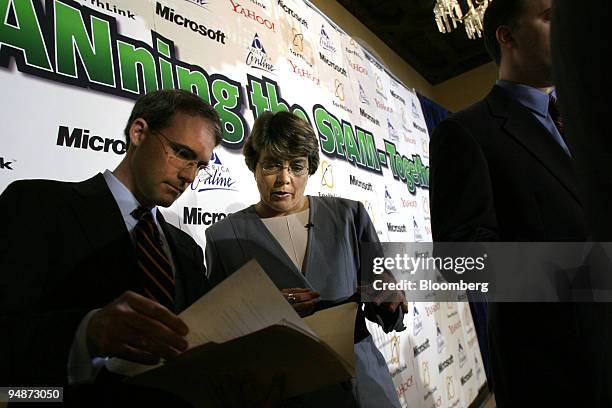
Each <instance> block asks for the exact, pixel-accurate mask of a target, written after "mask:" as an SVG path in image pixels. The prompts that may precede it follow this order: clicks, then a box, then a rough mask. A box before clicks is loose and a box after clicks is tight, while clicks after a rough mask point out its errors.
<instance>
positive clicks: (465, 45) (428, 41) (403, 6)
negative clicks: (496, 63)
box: [337, 0, 491, 85]
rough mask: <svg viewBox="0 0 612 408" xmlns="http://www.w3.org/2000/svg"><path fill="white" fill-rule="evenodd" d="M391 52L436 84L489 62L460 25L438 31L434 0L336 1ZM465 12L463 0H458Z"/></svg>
mask: <svg viewBox="0 0 612 408" xmlns="http://www.w3.org/2000/svg"><path fill="white" fill-rule="evenodd" d="M337 1H338V3H340V4H342V5H343V6H344V7H345V8H346V9H347V10H348V11H349V12H350V13H351V14H353V15H354V16H355V17H357V19H359V21H361V22H362V23H363V24H364V25H365V26H366V27H368V28H369V29H370V30H371V31H372V32H374V34H376V35H377V36H378V37H379V38H380V39H381V40H382V41H384V42H385V43H386V44H387V45H388V46H389V47H390V48H391V49H392V50H393V51H395V52H396V53H397V54H398V55H399V56H400V57H402V58H403V59H404V60H405V61H406V62H407V63H408V64H409V65H410V66H412V67H413V68H414V69H415V70H416V71H417V72H418V73H419V74H421V75H422V76H423V77H424V78H425V79H426V80H427V81H428V82H429V83H430V84H431V85H437V84H439V83H441V82H444V81H446V80H447V79H451V78H454V77H456V76H457V75H460V74H462V73H464V72H466V71H469V70H471V69H474V68H476V67H479V66H481V65H483V64H486V63H487V62H489V61H491V59H490V58H489V56H488V54H487V52H486V50H485V47H484V45H483V42H482V40H481V39H477V40H470V39H468V37H467V35H466V33H465V29H464V27H463V25H459V27H457V29H456V30H454V31H452V32H451V33H449V34H442V33H440V32H438V28H437V26H436V22H435V20H434V15H433V6H434V3H435V0H337ZM460 3H461V4H462V9H463V10H464V11H465V10H467V7H466V6H465V4H464V3H465V0H460Z"/></svg>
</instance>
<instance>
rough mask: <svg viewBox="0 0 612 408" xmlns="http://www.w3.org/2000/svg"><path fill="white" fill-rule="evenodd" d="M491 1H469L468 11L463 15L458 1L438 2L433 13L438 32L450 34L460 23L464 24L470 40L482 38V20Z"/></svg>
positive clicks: (445, 0)
mask: <svg viewBox="0 0 612 408" xmlns="http://www.w3.org/2000/svg"><path fill="white" fill-rule="evenodd" d="M491 1H493V0H467V6H468V11H467V12H466V13H465V14H463V11H462V10H461V5H460V4H459V1H458V0H436V4H435V6H434V10H433V11H434V16H435V19H436V24H437V25H438V31H440V32H441V33H450V32H451V31H453V30H454V29H455V28H457V24H458V23H463V24H464V26H465V32H466V33H467V36H468V38H470V39H471V40H475V39H476V37H478V38H480V37H482V31H483V28H482V19H483V17H484V13H485V10H486V9H487V7H488V6H489V3H490V2H491ZM474 4H475V5H476V6H474Z"/></svg>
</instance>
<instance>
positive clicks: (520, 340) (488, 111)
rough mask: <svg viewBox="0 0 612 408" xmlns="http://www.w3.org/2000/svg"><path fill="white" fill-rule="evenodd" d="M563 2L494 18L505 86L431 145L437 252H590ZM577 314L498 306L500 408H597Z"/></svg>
mask: <svg viewBox="0 0 612 408" xmlns="http://www.w3.org/2000/svg"><path fill="white" fill-rule="evenodd" d="M551 5H552V0H494V1H493V2H492V3H491V4H490V5H489V7H488V9H487V11H486V14H485V17H484V39H485V45H486V48H487V50H488V52H489V54H490V55H491V57H492V58H493V59H494V60H495V62H496V63H497V65H498V68H499V80H498V81H497V82H496V84H495V86H494V87H493V89H492V90H491V92H490V93H489V94H488V95H487V96H486V97H485V98H484V100H482V101H480V102H478V103H476V104H475V105H473V106H471V107H469V108H467V109H465V110H463V111H461V112H458V113H456V114H455V115H453V116H451V117H449V118H447V119H446V120H444V121H443V122H441V123H440V124H439V125H438V127H437V128H436V130H435V132H434V133H433V135H432V138H431V149H430V151H431V156H430V166H431V189H430V196H431V211H432V231H433V238H434V241H439V242H444V241H482V242H487V241H506V242H511V241H532V242H537V241H584V240H586V239H587V237H588V235H589V234H588V231H587V227H586V223H585V217H584V213H583V208H582V204H581V202H580V197H579V194H578V188H577V185H576V177H575V174H574V171H573V167H572V158H571V151H570V149H569V147H568V146H567V144H566V142H565V140H564V138H563V126H562V123H561V121H560V119H559V117H558V115H557V114H556V112H555V99H554V98H555V90H554V86H553V82H552V79H551V78H552V64H551V52H550V34H549V33H550V13H551V10H550V9H551ZM575 306H576V305H575V304H573V303H554V304H553V303H550V304H542V303H512V304H511V303H505V304H504V303H497V304H496V303H490V304H489V307H488V314H489V316H488V323H489V324H488V328H487V329H488V337H489V346H490V348H491V363H492V371H493V386H494V390H495V395H496V400H497V403H498V406H499V407H502V408H504V407H529V406H563V407H565V406H596V405H589V403H588V401H589V398H590V397H591V393H590V390H589V386H590V381H589V378H590V377H589V373H588V372H587V373H585V372H584V370H583V366H582V364H581V362H580V357H581V355H582V352H581V333H580V329H579V324H578V321H577V320H578V319H577V318H576V308H575Z"/></svg>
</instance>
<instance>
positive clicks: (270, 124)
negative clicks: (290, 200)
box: [242, 111, 319, 175]
mask: <svg viewBox="0 0 612 408" xmlns="http://www.w3.org/2000/svg"><path fill="white" fill-rule="evenodd" d="M265 151H267V152H269V153H271V154H272V155H274V156H275V157H276V158H278V159H281V160H291V159H295V158H298V157H304V156H306V157H308V174H309V175H313V174H314V173H315V172H316V171H317V168H318V167H319V141H318V140H317V136H316V135H315V132H314V130H313V129H312V126H310V124H309V123H308V122H306V121H305V120H304V119H302V118H300V117H298V116H296V115H294V114H293V113H290V112H285V111H282V112H277V113H272V112H264V113H262V114H261V115H259V116H258V117H257V120H255V124H254V125H253V130H252V131H251V135H250V136H249V138H248V139H247V140H246V142H245V144H244V147H243V148H242V153H243V154H244V161H245V162H246V165H247V166H248V168H249V169H250V170H251V171H252V172H253V173H254V172H255V167H256V166H257V162H258V160H259V156H260V155H261V154H262V153H263V152H265Z"/></svg>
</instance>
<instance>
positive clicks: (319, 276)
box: [206, 112, 407, 408]
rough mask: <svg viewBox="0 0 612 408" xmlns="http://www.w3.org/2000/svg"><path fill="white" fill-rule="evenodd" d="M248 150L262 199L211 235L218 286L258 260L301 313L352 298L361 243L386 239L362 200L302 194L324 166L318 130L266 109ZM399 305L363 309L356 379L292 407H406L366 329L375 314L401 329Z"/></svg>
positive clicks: (209, 257) (212, 272)
mask: <svg viewBox="0 0 612 408" xmlns="http://www.w3.org/2000/svg"><path fill="white" fill-rule="evenodd" d="M243 153H244V155H245V161H246V164H247V166H248V167H249V169H250V170H251V171H252V172H253V173H254V175H255V181H256V183H257V188H258V189H259V193H260V197H261V199H260V201H259V202H258V203H257V204H255V205H252V206H250V207H248V208H245V209H244V210H242V211H239V212H237V213H234V214H232V215H230V216H229V217H227V218H225V219H224V220H222V221H220V222H218V223H216V224H215V225H213V226H212V227H210V228H208V229H207V230H206V264H207V270H208V274H209V279H210V281H211V283H212V284H213V285H215V284H217V283H219V282H220V281H222V280H223V279H225V278H226V277H227V276H228V275H229V274H231V273H233V272H234V271H235V270H237V269H238V268H240V267H241V266H242V265H244V264H245V263H246V262H248V261H249V260H251V259H253V258H255V259H256V260H257V261H258V262H259V263H260V264H261V265H262V267H263V269H264V270H265V271H266V273H267V274H268V275H269V276H270V278H271V279H272V280H273V281H274V283H275V284H276V285H277V286H278V288H279V289H281V290H282V291H283V294H284V295H285V298H287V300H288V301H289V302H290V303H292V304H293V306H294V308H295V309H296V311H298V313H300V314H301V315H307V314H309V313H311V311H312V308H313V306H314V305H315V304H316V303H317V302H318V301H319V300H329V301H336V300H339V299H343V298H347V297H349V296H352V295H354V294H355V293H356V292H357V291H358V286H359V285H360V284H361V280H362V279H360V277H361V268H360V251H359V250H360V245H362V244H363V243H378V237H377V235H376V231H375V230H374V226H373V225H372V222H371V221H370V218H369V216H368V214H367V212H366V210H365V208H364V207H363V205H362V204H361V203H359V202H356V201H351V200H347V199H342V198H334V197H313V196H305V195H304V189H305V188H306V183H307V181H308V177H309V176H310V175H312V174H314V173H315V171H316V170H317V167H318V164H319V145H318V141H317V137H316V135H315V133H314V131H313V129H312V127H311V126H310V125H309V124H308V123H307V122H306V121H304V120H302V119H300V118H299V117H297V116H295V115H293V114H291V113H289V112H279V113H276V114H272V113H270V112H266V113H264V114H262V115H260V116H259V117H258V118H257V120H256V121H255V125H254V126H253V131H252V133H251V135H250V137H249V138H248V139H247V141H246V143H245V145H244V149H243ZM364 273H365V271H364ZM319 295H320V297H319ZM397 299H398V301H396V302H389V303H381V304H380V305H378V306H377V305H375V304H374V303H366V304H365V307H364V308H363V310H362V308H361V307H360V308H359V312H358V314H357V320H356V322H355V363H356V376H355V378H354V379H353V380H351V381H350V383H348V382H347V383H346V384H340V385H337V386H333V387H328V388H326V389H323V390H320V391H318V392H315V393H311V394H308V395H305V396H302V397H300V398H298V399H296V400H295V401H292V402H293V403H294V404H293V405H291V406H300V407H303V406H312V407H315V406H316V407H328V406H333V407H355V406H357V407H375V408H380V407H400V403H399V400H398V397H397V394H396V391H395V387H394V385H393V382H392V380H391V376H390V375H389V371H388V368H387V365H386V363H385V360H384V358H383V356H382V355H381V353H380V351H379V350H378V349H377V348H376V346H375V345H374V342H373V340H372V337H371V336H370V333H369V332H368V329H367V327H366V325H365V317H367V318H368V319H370V320H372V321H376V322H380V323H382V324H383V326H385V330H388V331H390V330H393V329H395V328H397V329H400V330H401V329H403V324H402V321H403V314H404V313H405V312H406V311H407V304H406V301H405V298H404V297H403V294H402V295H401V296H399V297H398V298H397Z"/></svg>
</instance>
